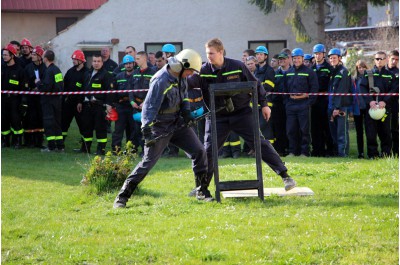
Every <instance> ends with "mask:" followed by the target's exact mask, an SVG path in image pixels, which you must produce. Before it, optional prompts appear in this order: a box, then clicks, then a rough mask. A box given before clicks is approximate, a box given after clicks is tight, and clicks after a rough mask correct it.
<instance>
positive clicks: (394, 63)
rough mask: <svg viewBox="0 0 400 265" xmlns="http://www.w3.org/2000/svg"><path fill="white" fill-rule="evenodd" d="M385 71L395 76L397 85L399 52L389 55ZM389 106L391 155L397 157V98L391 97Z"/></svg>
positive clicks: (392, 52)
mask: <svg viewBox="0 0 400 265" xmlns="http://www.w3.org/2000/svg"><path fill="white" fill-rule="evenodd" d="M387 69H388V70H389V71H390V72H392V73H393V74H394V75H395V76H396V83H399V51H397V50H393V51H391V52H390V53H389V60H388V64H387ZM397 92H398V91H397ZM390 104H391V105H392V106H391V108H392V116H391V120H390V129H391V132H392V151H393V155H396V156H399V96H393V97H392V100H391V102H390Z"/></svg>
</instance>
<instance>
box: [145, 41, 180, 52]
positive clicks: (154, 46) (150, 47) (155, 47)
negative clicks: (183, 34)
mask: <svg viewBox="0 0 400 265" xmlns="http://www.w3.org/2000/svg"><path fill="white" fill-rule="evenodd" d="M167 43H170V44H173V45H174V46H175V49H176V53H178V52H180V51H181V50H182V47H183V45H182V42H149V43H145V44H144V49H145V51H146V52H147V53H149V52H154V53H156V52H158V51H161V48H162V46H164V44H167Z"/></svg>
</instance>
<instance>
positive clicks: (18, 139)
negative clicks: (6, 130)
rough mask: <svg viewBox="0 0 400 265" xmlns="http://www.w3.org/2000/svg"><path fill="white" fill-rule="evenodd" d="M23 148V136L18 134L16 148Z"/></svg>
mask: <svg viewBox="0 0 400 265" xmlns="http://www.w3.org/2000/svg"><path fill="white" fill-rule="evenodd" d="M21 147H22V134H16V135H15V144H14V148H15V149H21Z"/></svg>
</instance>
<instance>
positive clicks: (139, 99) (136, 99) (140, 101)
mask: <svg viewBox="0 0 400 265" xmlns="http://www.w3.org/2000/svg"><path fill="white" fill-rule="evenodd" d="M135 102H137V103H142V102H143V99H141V98H136V97H135Z"/></svg>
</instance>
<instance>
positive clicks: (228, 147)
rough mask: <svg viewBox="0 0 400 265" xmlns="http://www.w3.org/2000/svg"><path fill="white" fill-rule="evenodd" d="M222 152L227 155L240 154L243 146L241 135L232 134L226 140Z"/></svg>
mask: <svg viewBox="0 0 400 265" xmlns="http://www.w3.org/2000/svg"><path fill="white" fill-rule="evenodd" d="M222 151H223V152H224V153H226V154H233V153H236V152H238V153H240V151H241V145H240V138H239V135H237V134H236V133H234V132H231V133H230V134H229V136H228V138H226V141H225V143H224V147H223V149H222Z"/></svg>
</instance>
